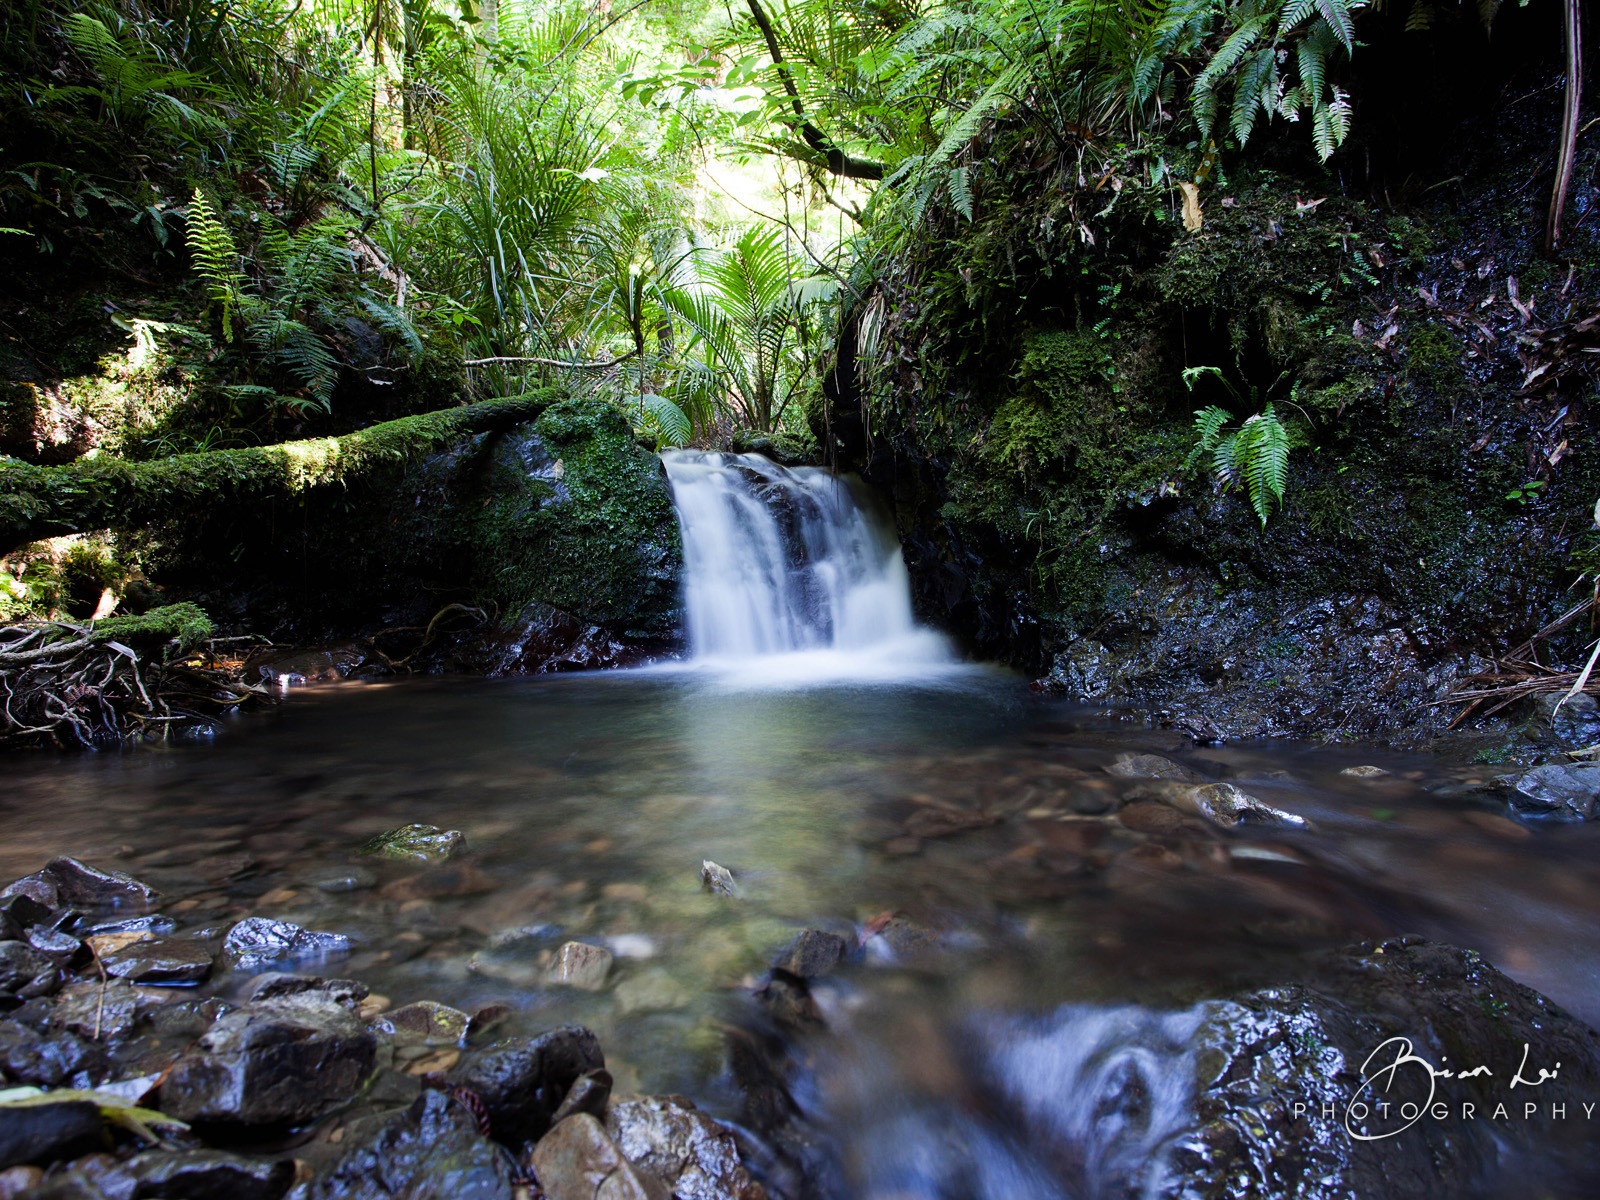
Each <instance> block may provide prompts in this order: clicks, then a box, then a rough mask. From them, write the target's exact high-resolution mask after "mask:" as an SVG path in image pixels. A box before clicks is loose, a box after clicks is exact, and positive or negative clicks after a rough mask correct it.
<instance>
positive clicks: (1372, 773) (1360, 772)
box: [1339, 764, 1390, 779]
mask: <svg viewBox="0 0 1600 1200" xmlns="http://www.w3.org/2000/svg"><path fill="white" fill-rule="evenodd" d="M1339 774H1341V775H1348V776H1349V777H1350V778H1351V779H1383V778H1385V777H1387V776H1388V775H1389V774H1390V772H1388V771H1385V770H1384V769H1383V768H1382V767H1374V766H1372V765H1371V764H1367V765H1364V766H1359V767H1346V768H1345V769H1344V770H1342V771H1340V772H1339Z"/></svg>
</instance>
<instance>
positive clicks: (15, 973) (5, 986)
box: [0, 942, 56, 994]
mask: <svg viewBox="0 0 1600 1200" xmlns="http://www.w3.org/2000/svg"><path fill="white" fill-rule="evenodd" d="M55 969H56V964H55V962H54V961H53V960H52V959H51V958H50V956H49V955H47V954H43V953H41V952H40V951H38V950H36V949H35V948H34V947H32V946H30V945H28V943H27V942H0V992H11V993H13V994H15V993H17V992H20V991H22V990H23V989H24V988H26V987H27V986H28V985H29V984H30V983H32V982H33V981H34V980H35V979H38V978H39V977H40V976H41V975H45V974H46V973H49V972H53V971H54V970H55Z"/></svg>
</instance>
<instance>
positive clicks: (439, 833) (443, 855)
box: [361, 825, 467, 862]
mask: <svg viewBox="0 0 1600 1200" xmlns="http://www.w3.org/2000/svg"><path fill="white" fill-rule="evenodd" d="M466 846H467V835H466V834H464V833H462V832H461V831H460V830H457V829H439V828H437V827H436V826H433V825H402V826H400V828H398V829H391V830H389V831H388V832H387V833H380V834H379V835H378V836H377V837H375V838H373V839H372V840H371V841H369V842H367V843H366V844H365V845H364V846H362V847H361V853H362V854H371V855H375V856H377V857H379V858H395V859H402V860H404V861H406V862H443V861H444V860H445V859H447V858H450V857H451V856H453V855H455V854H459V853H460V852H461V851H462V850H464V849H466Z"/></svg>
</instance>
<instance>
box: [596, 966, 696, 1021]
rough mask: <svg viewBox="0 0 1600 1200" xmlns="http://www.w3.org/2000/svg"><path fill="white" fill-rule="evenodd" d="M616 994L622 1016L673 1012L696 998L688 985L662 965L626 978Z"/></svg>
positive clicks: (618, 1010) (619, 1012)
mask: <svg viewBox="0 0 1600 1200" xmlns="http://www.w3.org/2000/svg"><path fill="white" fill-rule="evenodd" d="M615 998H616V1004H617V1012H618V1014H619V1015H621V1016H629V1015H630V1014H632V1013H646V1012H670V1011H672V1010H673V1009H675V1008H682V1007H684V1006H685V1005H686V1004H688V1003H689V1001H690V1000H691V999H693V997H692V996H690V994H689V991H688V989H687V988H685V987H683V986H682V985H681V984H679V983H678V981H677V980H675V979H673V978H672V976H671V975H669V974H667V972H666V971H664V970H662V969H661V968H660V967H653V968H651V969H650V970H648V971H645V972H643V973H642V974H639V975H634V976H632V977H630V978H628V979H624V980H623V981H622V982H621V983H619V984H618V985H617V989H616V992H615Z"/></svg>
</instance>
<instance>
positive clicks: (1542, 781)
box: [1499, 762, 1600, 821]
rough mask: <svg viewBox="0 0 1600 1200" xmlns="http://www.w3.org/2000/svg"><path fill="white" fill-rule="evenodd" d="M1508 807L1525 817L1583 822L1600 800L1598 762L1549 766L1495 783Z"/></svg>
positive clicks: (1599, 768) (1594, 809)
mask: <svg viewBox="0 0 1600 1200" xmlns="http://www.w3.org/2000/svg"><path fill="white" fill-rule="evenodd" d="M1499 783H1500V786H1501V787H1502V788H1504V789H1505V791H1506V792H1508V793H1509V795H1510V799H1511V807H1512V808H1514V809H1516V810H1517V811H1518V812H1520V813H1524V814H1526V815H1528V816H1539V817H1549V818H1552V819H1554V820H1557V821H1585V820H1588V819H1589V818H1590V817H1593V816H1594V815H1595V812H1596V802H1597V801H1600V763H1589V762H1584V763H1550V764H1549V765H1547V766H1543V767H1534V768H1533V769H1532V770H1531V771H1524V772H1523V773H1522V774H1520V775H1506V776H1502V777H1501V779H1500V780H1499Z"/></svg>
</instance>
